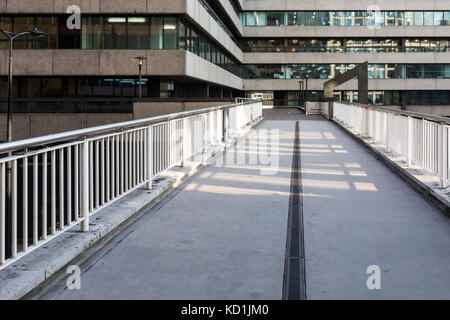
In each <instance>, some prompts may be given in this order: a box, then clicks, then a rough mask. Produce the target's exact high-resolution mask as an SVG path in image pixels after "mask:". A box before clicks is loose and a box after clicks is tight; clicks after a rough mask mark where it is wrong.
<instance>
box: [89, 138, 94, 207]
mask: <svg viewBox="0 0 450 320" xmlns="http://www.w3.org/2000/svg"><path fill="white" fill-rule="evenodd" d="M87 144H88V146H89V147H88V148H89V151H88V152H89V163H88V168H89V169H88V175H89V186H88V188H89V201H88V203H89V214H90V213H91V212H92V211H94V141H89V142H87Z"/></svg>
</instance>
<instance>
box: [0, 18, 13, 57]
mask: <svg viewBox="0 0 450 320" xmlns="http://www.w3.org/2000/svg"><path fill="white" fill-rule="evenodd" d="M0 29H2V30H5V31H11V30H12V19H11V18H9V17H0ZM8 44H9V41H8V39H7V38H6V37H5V35H4V34H3V33H1V32H0V50H2V49H8V48H9V45H8Z"/></svg>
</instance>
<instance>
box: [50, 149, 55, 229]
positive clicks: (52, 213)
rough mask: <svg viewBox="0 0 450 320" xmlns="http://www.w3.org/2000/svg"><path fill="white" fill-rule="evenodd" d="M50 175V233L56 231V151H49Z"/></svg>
mask: <svg viewBox="0 0 450 320" xmlns="http://www.w3.org/2000/svg"><path fill="white" fill-rule="evenodd" d="M50 155H51V160H50V161H51V163H50V171H51V173H50V175H51V212H50V214H51V234H52V235H54V234H55V232H56V151H55V150H52V151H51V152H50Z"/></svg>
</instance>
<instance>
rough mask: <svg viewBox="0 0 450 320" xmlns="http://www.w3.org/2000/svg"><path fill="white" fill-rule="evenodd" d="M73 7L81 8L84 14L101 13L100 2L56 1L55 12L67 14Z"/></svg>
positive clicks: (79, 0) (98, 0)
mask: <svg viewBox="0 0 450 320" xmlns="http://www.w3.org/2000/svg"><path fill="white" fill-rule="evenodd" d="M72 5H76V6H79V7H80V9H81V13H82V14H83V13H98V12H100V0H54V5H53V7H54V12H55V13H66V12H67V8H68V7H69V6H72Z"/></svg>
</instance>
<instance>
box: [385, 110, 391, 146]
mask: <svg viewBox="0 0 450 320" xmlns="http://www.w3.org/2000/svg"><path fill="white" fill-rule="evenodd" d="M385 118H386V124H385V126H386V152H387V153H389V152H390V149H389V113H387V112H386V113H385Z"/></svg>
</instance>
